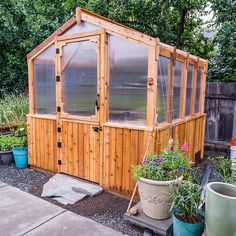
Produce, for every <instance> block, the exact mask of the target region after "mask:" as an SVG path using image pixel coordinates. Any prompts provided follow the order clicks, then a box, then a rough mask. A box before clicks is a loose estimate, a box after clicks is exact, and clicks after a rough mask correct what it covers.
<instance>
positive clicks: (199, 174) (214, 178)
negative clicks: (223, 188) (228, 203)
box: [193, 158, 223, 184]
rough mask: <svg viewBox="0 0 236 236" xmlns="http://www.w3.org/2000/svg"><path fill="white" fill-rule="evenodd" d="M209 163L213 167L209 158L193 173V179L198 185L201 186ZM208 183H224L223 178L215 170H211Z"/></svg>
mask: <svg viewBox="0 0 236 236" xmlns="http://www.w3.org/2000/svg"><path fill="white" fill-rule="evenodd" d="M208 163H209V165H210V166H211V167H212V162H211V161H210V159H208V158H207V159H206V160H204V161H203V162H202V163H200V164H199V165H198V166H197V167H196V168H195V169H194V171H193V177H194V179H195V180H196V182H197V183H198V184H201V181H202V178H203V175H204V174H205V170H206V166H207V164H208ZM208 182H223V177H222V175H220V174H219V173H218V172H217V171H216V170H215V169H214V168H211V172H210V176H209V180H208Z"/></svg>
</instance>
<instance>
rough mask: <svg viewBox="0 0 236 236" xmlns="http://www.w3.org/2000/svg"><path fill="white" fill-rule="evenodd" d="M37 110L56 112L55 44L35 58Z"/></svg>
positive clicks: (43, 112) (49, 112)
mask: <svg viewBox="0 0 236 236" xmlns="http://www.w3.org/2000/svg"><path fill="white" fill-rule="evenodd" d="M34 80H35V111H36V113H37V114H55V113H56V83H55V46H54V45H51V46H50V47H49V48H47V49H46V50H45V51H43V52H42V53H41V54H40V55H39V56H37V57H36V58H35V59H34Z"/></svg>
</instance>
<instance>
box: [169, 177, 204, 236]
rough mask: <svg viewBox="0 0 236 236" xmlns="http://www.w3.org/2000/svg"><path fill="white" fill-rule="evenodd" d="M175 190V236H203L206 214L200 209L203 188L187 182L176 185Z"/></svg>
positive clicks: (173, 206)
mask: <svg viewBox="0 0 236 236" xmlns="http://www.w3.org/2000/svg"><path fill="white" fill-rule="evenodd" d="M173 188H174V194H173V196H174V200H173V204H172V209H173V231H174V236H179V235H181V236H201V235H202V232H203V229H204V214H203V212H202V211H200V210H199V209H198V208H199V206H200V204H201V203H202V200H201V193H202V190H203V188H202V187H201V186H199V185H198V184H194V183H192V182H190V181H186V180H183V181H180V182H176V183H174V184H173Z"/></svg>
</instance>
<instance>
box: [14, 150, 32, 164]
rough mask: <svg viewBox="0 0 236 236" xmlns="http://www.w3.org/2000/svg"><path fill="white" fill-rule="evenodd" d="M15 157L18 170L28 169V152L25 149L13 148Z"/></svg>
mask: <svg viewBox="0 0 236 236" xmlns="http://www.w3.org/2000/svg"><path fill="white" fill-rule="evenodd" d="M13 155H14V159H15V163H16V168H27V167H28V151H27V149H26V148H23V147H16V148H13Z"/></svg>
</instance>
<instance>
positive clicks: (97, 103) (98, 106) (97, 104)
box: [95, 94, 100, 111]
mask: <svg viewBox="0 0 236 236" xmlns="http://www.w3.org/2000/svg"><path fill="white" fill-rule="evenodd" d="M99 98H100V95H99V94H98V95H97V99H96V102H95V106H96V109H97V111H99V109H100V105H99Z"/></svg>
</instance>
